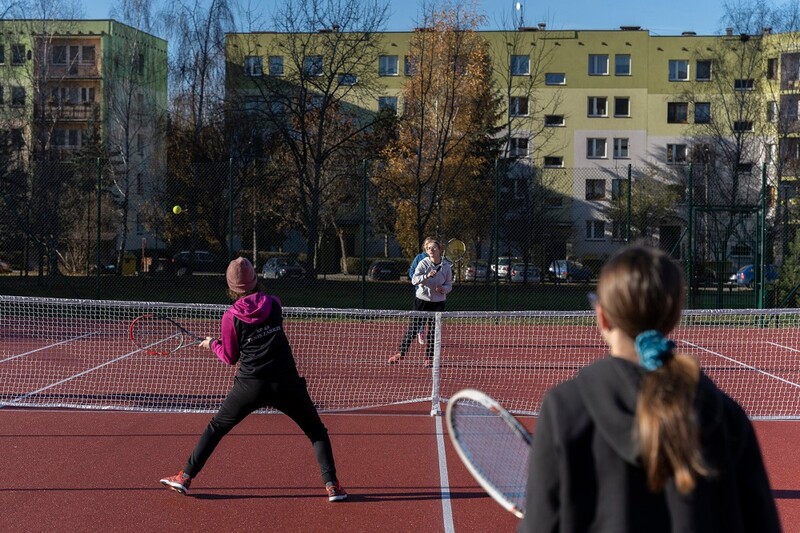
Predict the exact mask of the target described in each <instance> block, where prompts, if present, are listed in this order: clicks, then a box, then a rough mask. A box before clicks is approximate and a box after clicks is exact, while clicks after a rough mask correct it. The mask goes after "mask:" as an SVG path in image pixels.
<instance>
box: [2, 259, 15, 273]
mask: <svg viewBox="0 0 800 533" xmlns="http://www.w3.org/2000/svg"><path fill="white" fill-rule="evenodd" d="M11 270H12V268H11V263H9V262H8V261H3V260H2V259H0V274H8V273H10V272H11Z"/></svg>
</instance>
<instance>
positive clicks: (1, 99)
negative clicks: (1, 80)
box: [0, 86, 5, 105]
mask: <svg viewBox="0 0 800 533" xmlns="http://www.w3.org/2000/svg"><path fill="white" fill-rule="evenodd" d="M3 104H5V97H4V95H3V87H2V86H0V105H3Z"/></svg>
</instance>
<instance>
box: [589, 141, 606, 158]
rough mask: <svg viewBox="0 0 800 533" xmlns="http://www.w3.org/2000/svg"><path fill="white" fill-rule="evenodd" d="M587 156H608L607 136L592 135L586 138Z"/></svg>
mask: <svg viewBox="0 0 800 533" xmlns="http://www.w3.org/2000/svg"><path fill="white" fill-rule="evenodd" d="M586 157H588V158H589V159H602V158H605V157H606V140H605V138H594V137H590V138H588V139H586Z"/></svg>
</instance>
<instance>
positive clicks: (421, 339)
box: [417, 331, 425, 344]
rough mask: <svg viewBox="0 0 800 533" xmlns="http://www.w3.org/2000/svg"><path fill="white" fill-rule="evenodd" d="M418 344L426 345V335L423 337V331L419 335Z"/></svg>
mask: <svg viewBox="0 0 800 533" xmlns="http://www.w3.org/2000/svg"><path fill="white" fill-rule="evenodd" d="M417 342H418V343H420V344H425V335H423V334H422V332H421V331H420V332H419V333H417Z"/></svg>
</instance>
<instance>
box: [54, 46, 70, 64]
mask: <svg viewBox="0 0 800 533" xmlns="http://www.w3.org/2000/svg"><path fill="white" fill-rule="evenodd" d="M53 64H54V65H66V64H67V47H66V46H63V45H58V46H54V47H53Z"/></svg>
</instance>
